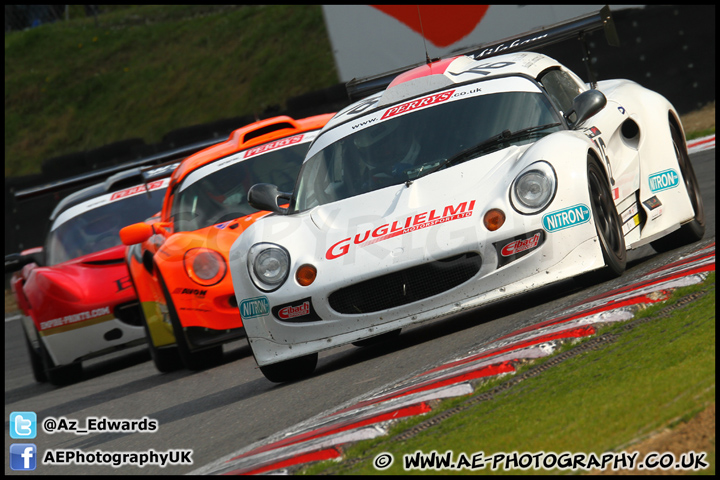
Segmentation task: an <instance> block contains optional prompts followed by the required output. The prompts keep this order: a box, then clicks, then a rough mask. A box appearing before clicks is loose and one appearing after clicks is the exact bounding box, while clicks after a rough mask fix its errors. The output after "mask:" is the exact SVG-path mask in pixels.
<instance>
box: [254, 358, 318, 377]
mask: <svg viewBox="0 0 720 480" xmlns="http://www.w3.org/2000/svg"><path fill="white" fill-rule="evenodd" d="M317 361H318V354H317V353H311V354H310V355H305V356H303V357H298V358H293V359H290V360H284V361H282V362H278V363H273V364H272V365H265V366H264V367H260V371H261V372H262V374H263V375H265V378H267V379H268V380H270V381H271V382H275V383H285V382H292V381H295V380H300V379H303V378H305V377H309V376H310V375H311V374H312V373H313V372H314V371H315V367H316V366H317Z"/></svg>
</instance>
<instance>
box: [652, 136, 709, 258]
mask: <svg viewBox="0 0 720 480" xmlns="http://www.w3.org/2000/svg"><path fill="white" fill-rule="evenodd" d="M670 134H671V135H672V140H673V148H674V149H675V155H676V156H677V160H678V166H679V167H680V173H682V177H683V180H684V181H685V189H686V191H687V194H688V198H690V202H691V203H692V206H693V210H694V211H695V217H694V218H693V219H692V220H691V221H690V222H688V223H686V224H684V225H683V226H681V227H680V229H678V230H675V231H674V232H672V233H670V234H669V235H666V236H665V237H663V238H660V239H658V240H655V241H654V242H650V245H652V247H653V248H654V249H655V250H657V251H658V252H667V251H669V250H673V249H675V248H678V247H681V246H683V245H687V244H688V243H693V242H697V241H698V240H700V239H701V238H702V237H703V235H705V207H704V206H703V200H702V195H701V194H700V187H699V185H698V181H697V177H695V170H694V169H693V166H692V163H691V162H690V155H688V151H687V145H686V143H685V141H684V140H683V138H682V135H681V134H680V132H679V131H678V130H677V129H676V128H675V127H674V126H673V125H672V124H670Z"/></svg>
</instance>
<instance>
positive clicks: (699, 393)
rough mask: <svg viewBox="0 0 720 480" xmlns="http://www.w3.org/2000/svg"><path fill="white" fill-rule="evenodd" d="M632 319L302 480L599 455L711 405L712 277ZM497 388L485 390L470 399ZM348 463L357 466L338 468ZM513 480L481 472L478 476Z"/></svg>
mask: <svg viewBox="0 0 720 480" xmlns="http://www.w3.org/2000/svg"><path fill="white" fill-rule="evenodd" d="M698 290H705V291H707V293H706V294H705V295H704V296H703V297H701V298H700V299H698V300H696V301H693V302H691V303H689V304H688V305H685V306H683V307H681V308H678V309H677V310H674V311H673V313H672V314H671V315H670V316H669V317H666V318H661V317H659V316H658V313H659V311H660V310H661V309H663V308H665V307H666V306H668V305H671V304H673V303H675V302H677V300H678V299H679V298H681V297H682V296H684V295H687V294H689V293H691V292H694V291H698ZM640 316H644V317H650V318H651V320H650V321H649V322H647V323H643V324H638V325H636V326H635V327H634V328H632V329H630V330H627V329H624V328H623V326H624V325H626V323H627V322H626V323H623V324H617V325H612V326H609V327H605V328H603V329H601V330H600V331H599V333H598V334H604V333H609V334H616V335H618V338H617V340H616V341H615V342H613V343H610V344H607V345H605V346H603V347H602V348H600V349H599V350H591V351H589V352H588V353H583V354H581V355H578V356H576V357H573V358H571V359H569V360H566V361H564V362H562V363H560V364H558V365H556V366H554V367H552V368H550V369H548V370H546V371H545V372H543V373H542V374H540V375H538V376H534V377H531V378H528V379H526V380H524V381H523V382H521V383H520V384H518V385H515V386H514V387H512V388H511V389H509V390H506V391H504V392H503V393H500V394H498V395H496V396H495V398H494V399H492V400H489V401H484V402H480V403H477V404H475V405H473V406H471V407H470V408H468V409H466V410H464V411H462V412H460V413H457V414H455V415H453V416H452V417H450V418H448V419H446V420H444V421H442V422H441V423H439V424H438V425H435V426H433V427H431V428H429V429H427V430H425V431H423V432H422V433H420V434H417V435H416V436H414V437H412V438H410V439H409V440H407V441H405V442H403V443H401V444H398V443H391V442H390V439H391V438H393V436H395V435H398V434H399V433H402V432H404V431H406V430H407V429H409V428H410V427H411V426H413V425H416V424H418V423H420V422H422V421H424V420H425V419H426V418H428V416H424V417H416V418H412V419H409V420H405V421H402V422H399V423H398V424H396V425H395V426H394V427H393V428H392V429H391V431H390V433H389V434H388V435H387V436H384V437H381V438H376V439H373V440H369V441H364V442H358V443H357V444H355V445H352V446H350V447H349V448H348V449H347V451H346V452H344V455H343V460H344V461H343V462H341V463H336V462H322V463H318V464H315V465H311V466H308V467H306V468H304V469H303V470H302V473H306V474H320V473H329V474H353V475H367V474H378V473H387V474H390V475H392V474H402V473H413V474H418V473H436V474H437V473H443V474H445V473H455V472H452V471H442V472H435V471H426V472H420V471H413V472H404V471H403V468H402V456H403V454H409V453H414V452H416V451H418V450H419V451H422V452H423V453H430V452H432V451H433V450H435V451H437V452H438V453H441V454H442V453H444V452H446V451H447V450H452V451H453V452H454V457H453V459H457V456H458V455H459V454H460V453H461V452H464V453H465V454H467V456H468V457H470V456H471V455H472V454H473V453H475V452H479V451H483V452H484V453H485V456H486V457H487V456H489V455H490V454H492V453H495V452H513V451H517V452H531V453H535V452H540V451H544V452H556V453H561V452H573V453H579V452H595V453H596V454H598V455H600V454H602V453H604V452H609V451H615V450H616V449H618V447H620V446H625V445H628V443H629V442H631V441H633V440H637V439H639V438H643V437H645V436H648V435H650V434H651V433H652V432H655V431H657V430H659V429H661V428H664V427H668V426H669V427H677V426H678V425H680V424H681V423H684V422H686V421H688V420H690V419H691V418H693V417H694V416H695V415H696V414H697V413H699V412H700V411H702V410H703V409H704V408H705V407H707V406H708V405H709V404H712V403H714V402H715V274H714V272H713V273H711V274H710V275H709V276H708V279H707V280H706V281H705V282H704V283H703V284H702V285H700V286H691V287H687V288H683V289H679V290H677V291H676V292H675V293H674V295H673V296H672V297H671V298H670V299H669V300H668V301H667V302H664V303H662V304H660V305H654V306H651V307H649V308H648V309H646V310H645V311H643V312H641V315H640ZM585 341H587V340H585ZM524 368H525V369H527V368H529V367H524ZM519 373H522V370H521V371H520V372H519ZM504 380H505V379H498V380H495V381H493V382H490V383H488V384H487V385H485V386H484V387H483V388H480V389H478V390H477V392H476V393H474V394H473V395H478V394H479V393H482V392H484V391H487V390H489V389H491V388H492V387H493V386H495V385H497V384H498V383H499V382H502V381H504ZM466 400H467V398H460V399H453V400H449V401H445V402H443V403H442V404H441V407H440V408H439V409H436V410H435V411H433V412H432V413H431V414H429V415H431V416H432V415H437V414H439V413H440V412H442V411H445V410H447V409H448V408H452V407H454V406H456V405H459V404H461V403H463V402H465V401H466ZM626 451H632V448H627V449H626ZM381 452H390V453H392V454H393V456H394V458H395V462H394V464H393V466H392V467H390V468H389V469H388V470H385V471H382V472H379V471H378V470H376V469H375V468H374V467H373V465H372V460H373V458H375V456H376V455H378V454H379V453H381ZM353 459H362V460H361V461H360V462H357V463H356V464H355V465H354V466H351V467H346V466H345V465H347V462H348V461H351V460H353ZM708 459H709V460H710V465H711V466H710V469H709V470H706V471H703V472H702V473H709V474H714V471H715V452H714V448H713V449H712V450H711V451H710V452H708ZM521 472H522V471H520V470H514V471H510V472H504V471H501V470H498V471H496V472H492V471H490V470H489V469H486V470H481V471H479V472H478V473H483V474H488V473H521ZM465 473H468V472H467V471H466V472H465ZM535 473H553V472H548V471H544V470H540V471H538V472H535ZM555 473H558V472H555Z"/></svg>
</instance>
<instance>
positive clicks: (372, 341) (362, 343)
mask: <svg viewBox="0 0 720 480" xmlns="http://www.w3.org/2000/svg"><path fill="white" fill-rule="evenodd" d="M401 330H402V329H400V328H398V329H397V330H392V331H390V332H385V333H383V334H380V335H378V336H376V337H370V338H364V339H362V340H358V341H357V342H352V344H353V345H355V346H356V347H369V346H372V345H377V344H379V343H385V342H389V341H391V340H395V339H396V338H398V337H399V336H400V331H401Z"/></svg>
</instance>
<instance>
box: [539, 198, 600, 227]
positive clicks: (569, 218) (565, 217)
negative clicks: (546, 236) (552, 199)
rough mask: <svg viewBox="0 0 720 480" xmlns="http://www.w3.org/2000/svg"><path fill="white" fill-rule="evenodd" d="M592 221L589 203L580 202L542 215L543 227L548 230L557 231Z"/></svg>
mask: <svg viewBox="0 0 720 480" xmlns="http://www.w3.org/2000/svg"><path fill="white" fill-rule="evenodd" d="M588 221H590V209H589V208H588V207H587V205H583V204H578V205H573V206H572V207H568V208H564V209H562V210H557V211H554V212H550V213H547V214H545V215H543V217H542V224H543V228H545V230H547V231H548V232H557V231H558V230H563V229H565V228H570V227H574V226H576V225H580V224H583V223H585V222H588Z"/></svg>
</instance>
